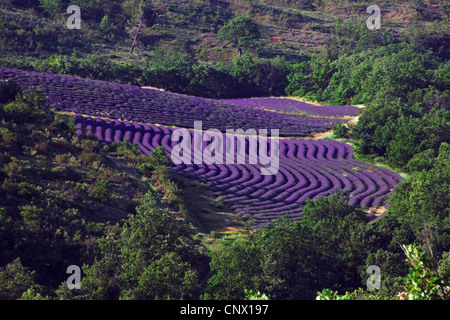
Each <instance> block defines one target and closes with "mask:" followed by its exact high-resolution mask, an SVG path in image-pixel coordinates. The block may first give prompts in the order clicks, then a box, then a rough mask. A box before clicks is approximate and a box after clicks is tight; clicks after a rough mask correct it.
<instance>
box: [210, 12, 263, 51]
mask: <svg viewBox="0 0 450 320" xmlns="http://www.w3.org/2000/svg"><path fill="white" fill-rule="evenodd" d="M217 37H218V39H219V40H225V41H228V42H230V43H231V44H232V45H233V46H235V47H236V48H237V50H238V51H239V55H242V52H243V50H244V49H246V48H249V47H251V46H254V45H255V44H256V42H257V41H258V40H259V39H260V38H261V32H260V31H259V27H258V25H257V24H256V22H255V21H254V20H253V19H251V18H248V17H236V18H234V19H231V20H229V21H228V22H227V23H226V24H225V25H224V26H223V27H222V28H221V29H220V30H219V32H218V34H217Z"/></svg>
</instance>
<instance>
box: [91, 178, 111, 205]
mask: <svg viewBox="0 0 450 320" xmlns="http://www.w3.org/2000/svg"><path fill="white" fill-rule="evenodd" d="M89 195H90V196H91V197H93V198H94V199H97V200H100V201H103V202H106V201H108V200H109V198H110V196H111V193H110V185H109V182H108V181H105V180H99V181H97V182H96V183H95V187H94V188H93V189H92V190H91V192H90V193H89Z"/></svg>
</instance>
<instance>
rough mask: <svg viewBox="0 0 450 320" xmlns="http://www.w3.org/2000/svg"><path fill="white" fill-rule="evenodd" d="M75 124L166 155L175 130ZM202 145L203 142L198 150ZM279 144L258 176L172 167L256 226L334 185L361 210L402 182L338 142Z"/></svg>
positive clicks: (226, 167) (225, 168) (248, 170)
mask: <svg viewBox="0 0 450 320" xmlns="http://www.w3.org/2000/svg"><path fill="white" fill-rule="evenodd" d="M75 128H76V133H77V134H78V135H95V136H96V137H97V139H98V140H99V141H100V142H101V143H105V144H109V143H112V142H122V141H124V140H125V139H129V141H130V142H131V143H133V144H137V145H139V146H140V149H141V150H142V152H143V153H144V154H149V153H150V152H151V150H153V149H154V148H156V147H158V146H163V147H164V148H165V149H166V150H167V152H168V154H169V155H170V152H171V150H172V149H173V148H174V146H175V145H177V144H178V143H179V141H171V136H172V132H173V130H175V129H173V128H169V127H164V126H156V125H141V124H139V123H137V122H122V121H118V120H102V119H100V118H98V117H97V118H94V117H83V116H81V115H77V116H76V118H75ZM190 134H191V136H193V134H194V132H193V131H192V130H191V131H190ZM250 139H255V138H251V137H246V138H245V153H246V156H247V157H249V156H251V155H254V154H256V153H257V151H258V150H251V149H250V148H251V146H253V147H254V146H255V144H252V143H251V141H250ZM192 140H193V139H192ZM206 146H207V144H206V143H203V144H202V149H201V150H204V149H205V148H206ZM269 146H270V143H268V147H269ZM279 146H280V165H279V171H278V173H277V174H275V175H269V176H263V175H261V173H260V170H259V168H260V165H249V164H211V165H206V164H199V165H195V164H188V165H186V164H180V165H176V166H174V169H175V170H177V171H178V172H180V173H182V174H184V175H186V176H188V177H191V178H194V179H198V180H200V181H202V182H204V183H206V184H208V185H210V186H211V188H212V190H213V191H215V192H216V193H217V196H220V197H221V199H222V201H223V203H225V204H228V205H229V206H231V208H233V209H234V210H235V211H236V212H237V213H238V214H239V215H241V216H242V217H243V218H244V219H249V220H250V221H253V226H254V227H256V228H258V227H263V226H266V225H268V224H270V223H271V222H273V221H274V220H275V219H277V218H280V217H284V216H286V215H289V216H290V217H291V219H293V220H298V219H300V218H301V216H302V209H301V206H302V205H303V204H304V203H305V200H306V199H307V198H317V197H319V196H324V195H330V194H331V193H332V192H334V191H336V190H338V189H342V190H344V191H345V192H346V193H347V194H348V195H349V202H350V203H351V204H354V205H358V206H361V207H367V208H369V207H377V206H382V205H384V204H385V203H386V201H387V200H388V196H389V194H391V193H392V192H393V189H394V188H395V186H396V185H397V184H398V183H400V182H401V181H402V180H403V179H402V178H401V177H400V176H398V175H397V174H395V173H393V172H390V171H389V170H386V169H384V168H376V167H372V166H371V165H370V164H367V163H364V162H361V161H358V160H355V159H354V157H353V149H352V148H351V147H350V146H349V145H347V144H345V143H341V142H338V141H334V140H328V139H327V140H317V141H316V140H307V139H281V140H280V143H279ZM192 147H193V150H195V148H194V147H195V146H194V145H193V146H192ZM236 148H237V146H236ZM199 150H200V149H199ZM235 163H237V162H235ZM246 163H248V161H247V162H246Z"/></svg>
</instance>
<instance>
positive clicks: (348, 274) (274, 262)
mask: <svg viewBox="0 0 450 320" xmlns="http://www.w3.org/2000/svg"><path fill="white" fill-rule="evenodd" d="M303 212H304V217H303V219H302V220H301V221H300V222H292V221H289V220H280V221H277V222H276V223H274V224H272V225H269V226H268V227H266V228H264V229H261V230H257V231H255V232H253V233H251V234H248V235H246V236H244V237H242V238H239V239H237V240H234V241H230V240H228V241H226V240H222V242H221V246H220V247H219V248H218V249H217V250H215V251H212V252H211V253H210V256H211V269H212V270H213V271H214V275H213V276H212V277H211V278H210V280H209V281H208V286H207V288H206V293H207V294H208V295H209V296H211V297H213V298H216V299H244V298H245V296H244V295H243V292H245V289H247V288H253V289H254V290H256V291H260V292H264V293H266V294H267V295H270V297H271V298H273V299H282V300H283V299H313V298H314V297H315V296H316V293H317V291H319V290H322V289H323V288H326V287H332V288H333V289H335V290H348V291H351V290H355V289H356V288H358V287H359V286H360V285H361V281H362V279H361V276H360V274H361V273H362V272H361V268H362V267H363V266H364V265H365V264H366V259H367V261H368V262H369V263H370V262H371V261H369V260H368V259H369V253H370V252H372V250H374V252H375V251H376V250H377V249H378V247H377V246H378V245H381V243H383V242H384V241H385V240H382V239H383V238H385V237H389V232H385V231H383V230H382V229H381V228H380V229H378V228H379V227H378V225H377V226H373V225H368V224H367V221H368V220H367V219H368V218H367V217H366V213H365V212H363V211H361V210H359V209H357V208H355V207H353V206H351V205H349V204H348V203H347V201H346V198H345V196H344V195H343V194H342V193H337V194H335V195H333V196H332V197H331V198H327V197H320V198H318V199H316V200H314V201H312V200H310V201H308V202H307V203H306V204H305V206H304V208H303ZM380 227H381V225H380ZM384 245H385V244H384ZM245 257H251V259H248V258H245ZM391 261H392V260H391Z"/></svg>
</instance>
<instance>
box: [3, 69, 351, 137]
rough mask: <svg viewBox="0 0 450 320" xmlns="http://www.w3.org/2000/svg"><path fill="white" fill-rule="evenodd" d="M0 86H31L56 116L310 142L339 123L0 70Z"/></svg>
mask: <svg viewBox="0 0 450 320" xmlns="http://www.w3.org/2000/svg"><path fill="white" fill-rule="evenodd" d="M0 80H10V81H14V82H16V83H17V84H18V85H19V86H20V87H21V88H28V87H31V86H35V87H38V88H41V89H42V90H43V92H44V93H45V95H46V96H47V106H48V107H50V108H54V109H55V110H56V111H67V112H73V113H81V114H86V115H91V116H100V117H108V118H112V119H120V120H130V121H138V122H146V123H156V124H161V125H166V126H179V127H184V128H193V126H194V121H203V123H204V125H205V127H207V128H216V129H219V130H221V131H222V132H225V130H226V129H227V128H232V129H237V128H241V129H244V130H247V129H253V128H255V129H259V128H264V129H279V130H280V136H309V135H311V134H312V133H316V132H323V131H327V130H329V129H331V128H332V127H334V126H335V125H336V124H337V123H339V122H343V121H345V120H343V119H330V118H326V117H307V116H298V115H290V114H282V113H276V112H270V111H265V110H261V109H257V108H248V107H245V106H239V105H235V104H230V103H225V102H222V101H219V100H213V99H204V98H198V97H192V96H187V95H182V94H175V93H171V92H164V91H159V90H154V89H144V88H140V87H137V86H132V85H124V84H118V83H111V82H105V81H97V80H87V79H81V78H77V77H69V76H59V75H53V74H44V73H37V72H30V71H23V70H15V69H8V68H0Z"/></svg>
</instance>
